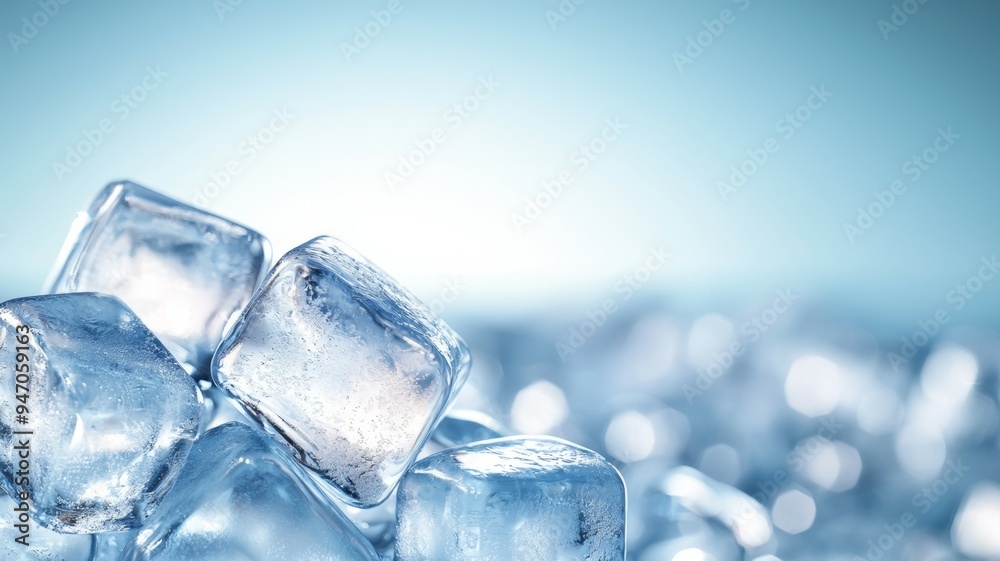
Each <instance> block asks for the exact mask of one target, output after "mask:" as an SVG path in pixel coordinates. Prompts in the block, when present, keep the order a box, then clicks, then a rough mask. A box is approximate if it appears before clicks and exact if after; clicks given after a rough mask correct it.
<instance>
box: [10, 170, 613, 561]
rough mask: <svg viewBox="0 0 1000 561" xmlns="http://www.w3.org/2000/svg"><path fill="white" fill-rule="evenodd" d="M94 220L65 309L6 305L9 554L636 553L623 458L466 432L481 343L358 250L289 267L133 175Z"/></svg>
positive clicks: (62, 267) (314, 251)
mask: <svg viewBox="0 0 1000 561" xmlns="http://www.w3.org/2000/svg"><path fill="white" fill-rule="evenodd" d="M84 218H85V220H83V221H81V222H79V223H78V224H77V225H76V227H75V228H74V231H73V232H72V233H71V235H70V238H69V240H68V242H67V245H66V247H65V249H64V251H63V255H62V256H60V258H59V261H58V264H57V268H56V272H55V274H54V275H53V278H52V280H51V286H50V289H49V290H48V292H49V294H46V295H41V296H29V297H25V298H19V299H15V300H10V301H8V302H5V303H3V304H0V383H2V387H0V474H2V477H0V484H2V488H3V491H4V492H5V493H6V496H4V497H3V498H2V500H0V507H2V509H3V514H2V515H0V516H2V518H3V519H4V520H10V518H9V517H10V516H11V515H13V516H15V517H17V516H19V513H20V512H25V511H26V512H28V513H30V522H27V523H25V522H23V521H22V523H21V524H17V522H18V520H16V519H15V521H14V522H15V524H5V525H4V527H3V529H2V531H0V533H2V535H3V541H2V542H0V543H2V545H0V552H3V554H4V558H5V559H51V560H57V559H62V560H67V561H70V560H88V559H94V560H98V559H99V560H109V561H110V560H115V559H117V560H119V561H126V560H139V559H143V560H154V559H155V560H159V561H166V560H216V559H217V560H226V561H242V560H246V561H265V560H286V561H287V560H303V561H305V560H313V561H315V560H331V561H333V560H377V559H379V558H380V556H381V558H385V559H391V558H393V557H394V558H395V559H397V560H399V561H418V560H424V561H429V560H445V559H484V560H485V559H489V560H542V559H545V560H561V559H590V560H594V561H615V560H623V559H624V558H625V516H626V499H625V495H626V493H625V485H624V482H623V480H622V477H621V475H620V474H619V472H618V470H617V469H616V468H615V466H613V465H612V464H611V463H610V462H608V461H607V460H605V459H604V458H603V457H602V456H601V455H599V454H597V453H595V452H592V451H590V450H588V449H585V448H583V447H580V446H577V445H575V444H571V443H570V442H568V441H565V440H562V439H558V438H553V437H540V436H507V435H508V434H509V431H507V429H505V428H504V427H503V426H501V425H499V424H498V423H495V422H494V421H492V420H491V419H488V418H483V417H481V416H477V414H475V413H472V414H457V415H456V416H455V417H453V418H447V417H446V414H447V413H448V410H449V407H450V406H451V405H452V403H453V402H454V401H455V399H456V397H457V396H458V394H459V390H460V388H461V387H462V385H463V383H464V382H465V381H466V378H467V377H468V375H469V372H470V367H471V356H470V353H469V350H468V348H467V346H466V344H465V342H464V341H463V340H462V339H461V338H460V337H459V336H458V335H457V334H456V333H455V332H454V331H453V330H452V329H451V328H450V327H449V326H447V325H446V324H445V323H444V322H443V321H441V320H440V319H438V318H437V317H435V316H434V314H432V313H431V312H430V311H429V310H428V308H426V307H425V306H424V305H422V304H421V303H420V302H418V301H417V300H416V299H415V298H414V297H413V296H412V295H411V294H410V293H409V292H407V291H406V290H405V289H404V288H402V287H401V286H399V285H398V284H397V283H396V282H395V281H394V280H393V279H392V278H391V277H389V276H388V275H387V274H386V273H384V272H383V271H382V270H380V269H379V268H377V267H376V266H375V265H373V264H372V263H370V262H369V261H368V260H366V259H365V258H364V257H362V256H361V255H359V254H358V253H356V252H355V251H354V250H352V249H351V248H350V247H348V246H347V245H345V244H344V243H342V242H340V241H338V240H336V239H334V238H330V237H319V238H316V239H313V240H310V241H308V242H306V243H304V244H302V245H301V246H299V247H297V248H295V249H293V250H291V251H289V252H288V253H286V254H285V255H284V256H282V257H281V258H280V259H278V261H277V263H276V264H275V265H274V266H273V267H271V268H270V269H269V265H270V263H269V261H270V255H269V246H268V242H267V240H266V239H265V238H264V237H263V236H262V235H260V234H259V233H257V232H255V231H253V230H251V229H249V228H247V227H244V226H241V225H239V224H237V223H234V222H231V221H229V220H226V219H223V218H220V217H218V216H215V215H213V214H210V213H208V212H205V211H203V210H199V209H196V208H193V207H190V206H188V205H185V204H183V203H180V202H178V201H175V200H172V199H170V198H168V197H165V196H163V195H161V194H158V193H156V192H154V191H151V190H149V189H146V188H144V187H141V186H139V185H135V184H133V183H128V182H124V183H115V184H112V185H109V186H108V187H107V188H106V189H105V190H104V191H103V192H101V193H100V195H99V196H98V197H97V199H96V200H95V201H94V202H93V204H92V206H91V208H90V209H89V212H88V213H87V215H86V216H85V217H84ZM268 271H270V272H268ZM397 489H398V492H397ZM17 538H21V539H20V540H18V539H17Z"/></svg>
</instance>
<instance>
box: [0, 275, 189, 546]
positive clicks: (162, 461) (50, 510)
mask: <svg viewBox="0 0 1000 561" xmlns="http://www.w3.org/2000/svg"><path fill="white" fill-rule="evenodd" d="M22 326H26V327H27V328H28V330H30V333H27V332H26V331H27V330H26V329H25V328H23V327H22ZM25 347H27V348H25ZM15 365H17V366H16V367H15ZM23 365H27V368H24V367H23ZM22 382H26V383H22ZM16 384H19V385H16ZM25 395H26V396H27V397H19V396H25ZM22 415H23V418H22ZM22 421H26V423H25V422H22ZM200 421H201V394H200V392H199V391H198V388H197V386H196V385H195V382H194V380H193V379H192V378H191V377H190V376H188V375H187V373H185V372H184V369H182V368H181V367H180V365H178V364H177V361H175V360H174V358H173V357H172V356H170V353H169V352H168V351H167V349H165V348H164V347H163V345H161V344H160V342H159V341H158V340H157V339H156V337H155V336H154V335H153V334H152V333H150V331H149V330H148V329H147V328H146V326H144V325H143V324H142V322H141V321H139V318H137V317H136V316H135V314H133V313H132V311H131V310H129V309H128V308H127V307H126V306H125V305H124V304H123V303H122V302H121V301H120V300H118V299H117V298H115V297H113V296H108V295H102V294H92V293H77V294H62V295H51V296H37V297H32V298H21V299H17V300H10V301H8V302H5V303H3V304H0V474H2V477H0V484H2V486H3V489H4V490H5V491H6V492H7V493H8V494H10V495H11V496H13V495H14V492H15V491H17V492H20V491H21V490H27V492H28V493H29V494H30V498H31V500H30V501H29V502H30V504H31V507H32V516H33V517H34V518H35V519H36V520H37V521H38V522H39V523H40V524H42V525H44V526H46V527H48V528H50V529H53V530H57V531H60V532H67V533H100V532H116V531H122V530H127V529H129V528H134V527H137V526H139V525H140V524H141V523H142V521H143V519H144V518H145V517H146V516H147V515H148V513H149V512H150V510H152V509H153V508H154V507H155V506H156V505H157V504H158V503H159V501H160V499H161V498H162V496H163V494H164V493H165V492H166V491H167V489H168V488H169V487H170V485H171V484H172V483H173V480H174V478H175V477H176V474H177V471H179V467H180V464H182V463H183V462H184V459H185V458H186V457H187V453H188V450H189V449H190V447H191V442H192V441H193V440H194V438H195V437H196V435H197V431H198V426H199V423H200ZM19 431H31V432H32V433H33V434H30V435H25V434H17V432H19ZM24 441H29V442H27V443H24ZM15 446H18V447H19V448H18V449H15ZM25 447H27V448H28V449H29V450H30V453H29V458H28V463H29V464H30V465H29V467H28V470H27V471H30V474H29V475H28V478H27V479H28V481H27V482H25V481H24V480H23V479H22V476H21V475H19V474H18V473H17V472H18V471H22V469H21V468H22V467H23V466H22V465H21V463H20V462H21V459H22V458H21V457H20V456H21V454H22V453H23V452H24V448H25Z"/></svg>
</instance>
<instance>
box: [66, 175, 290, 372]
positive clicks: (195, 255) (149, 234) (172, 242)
mask: <svg viewBox="0 0 1000 561" xmlns="http://www.w3.org/2000/svg"><path fill="white" fill-rule="evenodd" d="M74 229H75V231H74V232H71V233H70V235H69V237H68V238H67V240H66V245H65V247H64V248H63V253H62V255H61V256H60V258H59V260H58V261H57V263H56V268H55V270H54V272H53V278H52V279H51V280H50V288H49V292H54V293H56V292H103V293H106V294H113V295H115V296H117V297H119V298H121V299H122V300H123V301H125V303H126V304H128V306H129V307H131V308H132V310H134V311H135V313H136V314H137V315H138V316H139V318H141V319H142V321H143V322H144V323H145V324H146V325H147V326H149V328H150V329H151V330H152V331H153V333H155V334H156V336H157V337H159V338H160V340H161V341H163V344H164V345H166V347H167V348H168V349H170V352H172V353H173V354H174V356H175V357H176V358H177V360H179V361H180V362H181V363H182V364H184V365H186V366H187V368H188V369H189V370H199V371H203V372H205V374H206V375H207V367H208V363H209V361H210V360H211V358H212V353H213V352H214V351H215V347H216V346H217V345H218V343H219V340H220V339H222V334H223V331H224V330H225V327H226V324H227V322H228V321H229V319H230V318H231V317H232V316H234V315H235V314H236V313H238V312H239V311H240V310H241V309H243V306H244V305H246V303H247V302H248V301H249V300H250V297H251V295H252V294H253V291H254V288H255V287H256V286H257V283H258V282H259V281H260V279H261V277H262V275H263V273H264V272H266V270H267V266H268V262H269V260H270V255H269V254H270V248H269V245H268V242H267V240H266V239H265V238H264V237H263V236H261V235H260V234H258V233H257V232H255V231H253V230H250V229H249V228H246V227H244V226H241V225H239V224H235V223H233V222H230V221H229V220H226V219H224V218H220V217H218V216H215V215H213V214H210V213H208V212H205V211H203V210H199V209H196V208H193V207H190V206H188V205H185V204H183V203H181V202H179V201H175V200H173V199H170V198H168V197H165V196H163V195H161V194H159V193H156V192H155V191H151V190H149V189H146V188H145V187H141V186H139V185H136V184H134V183H129V182H122V183H113V184H111V185H108V186H107V187H106V188H105V189H104V190H103V191H102V192H101V193H100V194H99V195H98V196H97V198H96V199H95V200H94V202H93V203H92V204H91V206H90V209H89V211H88V212H87V213H86V214H85V215H81V222H80V223H77V224H75V225H74Z"/></svg>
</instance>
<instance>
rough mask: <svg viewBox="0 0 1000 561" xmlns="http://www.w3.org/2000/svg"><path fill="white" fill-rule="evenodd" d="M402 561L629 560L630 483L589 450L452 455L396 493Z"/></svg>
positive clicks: (417, 467)
mask: <svg viewBox="0 0 1000 561" xmlns="http://www.w3.org/2000/svg"><path fill="white" fill-rule="evenodd" d="M398 495H399V496H398V503H397V505H396V513H397V514H396V516H397V537H396V560H397V561H437V560H440V559H488V560H498V561H499V560H504V561H521V560H540V559H545V560H560V559H591V560H593V561H622V560H624V559H625V483H624V481H623V480H622V477H621V475H620V474H619V473H618V470H616V469H615V468H614V466H612V465H611V464H610V463H608V462H607V461H606V460H605V459H604V458H602V457H601V456H599V455H598V454H596V453H594V452H591V451H590V450H587V449H584V448H580V447H578V446H576V445H573V444H570V443H568V442H565V441H562V440H558V439H555V438H549V437H537V438H536V437H509V438H501V439H496V440H488V441H485V442H479V443H476V444H473V445H470V446H465V447H460V448H451V449H449V450H445V451H443V452H440V453H438V454H435V455H433V456H430V457H428V458H424V459H423V460H421V461H419V462H417V463H416V464H414V466H413V467H412V468H411V469H410V471H408V472H407V474H406V476H405V477H404V478H403V480H402V482H401V483H400V486H399V491H398Z"/></svg>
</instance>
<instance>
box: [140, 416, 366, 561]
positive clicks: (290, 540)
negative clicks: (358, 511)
mask: <svg viewBox="0 0 1000 561" xmlns="http://www.w3.org/2000/svg"><path fill="white" fill-rule="evenodd" d="M120 559H121V561H129V560H133V561H138V560H145V561H154V560H155V561H171V560H177V561H189V560H192V559H197V560H198V561H215V560H218V561H234V560H239V561H243V560H246V561H271V560H276V559H280V560H282V561H375V560H377V559H378V557H377V556H376V553H375V550H374V549H372V546H371V544H369V543H368V542H367V541H366V540H365V538H364V536H362V535H361V534H360V533H359V532H358V529H357V528H355V527H354V525H353V524H351V522H350V521H349V520H347V518H346V517H345V516H344V515H343V513H341V512H340V511H339V510H337V507H336V506H334V503H333V502H332V501H331V500H330V499H328V498H326V497H325V496H324V495H323V494H322V493H321V492H320V490H319V489H318V488H317V486H316V483H315V482H313V481H312V479H311V478H310V477H309V476H308V475H307V474H306V472H305V470H304V469H303V468H302V467H301V466H300V465H298V464H297V463H296V462H295V461H294V460H293V459H292V458H291V457H290V456H289V455H288V453H287V452H286V451H285V450H284V449H283V448H282V447H281V446H280V445H279V444H277V443H275V442H274V441H272V440H271V439H270V438H268V437H266V436H265V435H263V434H261V433H260V432H259V431H258V430H257V429H255V428H252V427H250V426H247V425H244V424H241V423H228V424H225V425H222V426H219V427H216V428H214V429H212V430H210V431H209V432H207V433H206V434H205V436H203V437H202V438H201V439H200V440H199V441H198V442H196V443H195V445H194V448H193V449H192V451H191V455H190V457H189V459H188V462H187V465H186V466H185V467H184V470H183V471H182V472H181V475H180V477H179V478H178V481H177V484H176V485H175V486H174V488H173V489H172V490H171V492H170V493H169V494H168V495H167V497H166V499H165V500H164V502H163V504H162V506H161V507H160V508H159V509H158V510H157V511H156V513H155V514H154V515H153V516H152V517H151V518H150V519H149V521H148V522H147V524H146V525H145V526H144V527H143V528H142V530H140V531H139V533H138V535H137V536H136V539H135V541H134V542H133V543H131V544H129V545H128V546H126V548H125V551H124V552H123V553H122V556H121V558H120Z"/></svg>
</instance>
